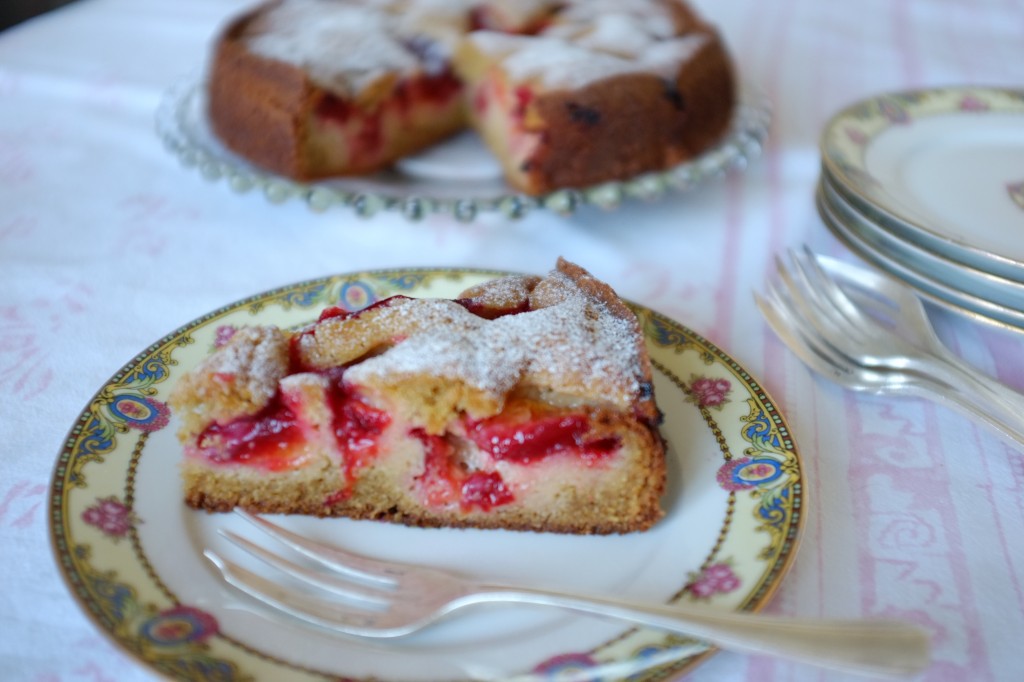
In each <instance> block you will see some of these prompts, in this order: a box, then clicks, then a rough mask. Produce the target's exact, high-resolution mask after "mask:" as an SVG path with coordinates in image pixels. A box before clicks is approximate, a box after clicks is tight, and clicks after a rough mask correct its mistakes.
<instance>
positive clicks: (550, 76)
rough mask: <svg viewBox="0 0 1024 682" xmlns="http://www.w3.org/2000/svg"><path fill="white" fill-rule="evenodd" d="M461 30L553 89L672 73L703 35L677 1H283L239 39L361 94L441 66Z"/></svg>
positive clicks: (520, 73) (334, 87)
mask: <svg viewBox="0 0 1024 682" xmlns="http://www.w3.org/2000/svg"><path fill="white" fill-rule="evenodd" d="M478 29H488V30H478ZM695 31H696V32H695ZM523 33H528V34H530V35H521V34H523ZM467 34H469V35H470V38H469V39H470V40H472V41H473V43H474V45H475V47H476V48H477V49H478V50H480V51H481V52H483V53H484V54H487V55H489V56H490V57H491V58H493V59H497V60H499V61H503V62H505V67H506V68H507V69H508V70H509V72H510V73H512V74H513V77H515V78H522V79H524V80H525V79H530V80H534V81H537V82H542V83H544V84H546V85H548V86H549V87H552V88H560V87H580V86H581V85H585V84H587V83H589V82H592V81H595V80H600V79H602V78H607V77H610V76H615V75H620V74H624V73H638V72H643V73H654V74H656V75H659V76H663V77H669V76H671V75H672V74H674V73H675V72H676V71H677V70H678V68H679V67H680V66H681V65H682V64H683V63H684V62H686V61H687V60H688V59H689V58H690V56H691V55H692V54H693V53H694V52H695V51H696V49H697V48H698V47H699V46H700V45H702V44H703V43H705V42H706V41H707V40H709V37H708V36H707V35H706V29H705V28H703V25H702V24H701V23H700V22H699V21H698V20H697V19H696V18H695V16H694V15H693V14H692V12H690V10H689V9H687V8H686V6H685V5H684V4H683V3H682V2H680V1H679V0H518V1H517V0H281V1H280V2H277V3H274V4H272V5H269V6H268V7H267V9H266V10H265V11H263V12H261V13H260V14H258V15H257V18H256V19H255V20H254V21H252V22H250V23H249V24H248V25H247V26H246V27H245V30H244V32H243V34H242V38H243V39H244V40H245V41H246V43H247V44H248V46H249V47H250V49H252V50H253V51H254V52H256V53H258V54H261V55H263V56H265V57H268V58H271V59H276V60H279V61H283V62H286V63H290V64H295V65H297V66H300V67H302V68H303V69H305V70H306V71H307V72H308V73H309V74H310V77H311V78H312V80H313V81H314V82H316V83H317V84H318V85H320V86H322V87H324V88H326V89H328V90H331V91H333V92H337V93H339V94H342V95H345V96H357V95H359V94H360V93H362V92H364V91H366V90H367V89H371V88H373V87H374V86H375V85H376V84H379V83H381V82H382V79H384V80H386V79H387V78H389V77H395V76H397V77H404V76H408V75H412V74H415V73H418V72H420V71H424V70H427V71H429V70H430V69H431V68H435V69H436V68H437V65H438V64H444V63H447V61H448V60H449V58H450V55H451V54H452V53H453V52H454V51H455V49H456V47H457V45H458V43H459V42H460V41H461V40H463V39H465V36H466V35H467Z"/></svg>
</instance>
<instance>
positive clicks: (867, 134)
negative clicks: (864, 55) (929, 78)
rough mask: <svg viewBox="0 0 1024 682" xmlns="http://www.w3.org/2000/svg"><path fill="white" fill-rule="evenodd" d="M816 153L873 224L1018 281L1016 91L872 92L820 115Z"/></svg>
mask: <svg viewBox="0 0 1024 682" xmlns="http://www.w3.org/2000/svg"><path fill="white" fill-rule="evenodd" d="M821 154H822V160H823V163H824V165H825V168H826V170H827V172H828V173H829V174H830V176H831V177H832V179H833V180H834V181H835V183H836V185H837V188H838V189H839V191H841V192H842V193H843V194H845V195H847V198H848V199H849V200H850V201H851V202H852V203H855V204H856V205H857V208H858V209H861V210H863V211H864V212H865V213H866V214H868V215H869V216H870V217H871V218H872V219H873V220H874V221H875V222H877V223H878V224H879V225H880V226H881V227H882V228H883V229H886V230H889V231H891V232H893V233H894V234H898V235H899V236H900V237H901V238H903V239H904V240H907V241H913V242H915V243H917V244H919V245H920V246H922V247H924V248H927V249H930V250H932V251H935V252H937V253H940V254H942V255H944V256H946V257H948V258H950V259H953V260H956V261H957V262H960V263H964V264H967V265H971V266H973V267H975V268H978V269H981V270H984V271H986V272H990V273H992V274H995V275H1000V276H1003V277H1007V278H1011V279H1016V280H1018V281H1024V239H1021V230H1022V227H1024V163H1022V161H1021V160H1022V159H1024V90H1011V89H998V88H980V87H950V88H939V89H932V90H917V91H911V92H903V93H893V94H886V95H881V96H878V97H873V98H870V99H867V100H864V101H862V102H858V103H856V104H854V105H852V106H850V107H848V108H846V109H844V110H843V111H841V112H839V113H838V114H836V116H834V117H833V118H832V120H831V121H829V123H828V124H827V125H826V127H825V131H824V133H823V135H822V139H821Z"/></svg>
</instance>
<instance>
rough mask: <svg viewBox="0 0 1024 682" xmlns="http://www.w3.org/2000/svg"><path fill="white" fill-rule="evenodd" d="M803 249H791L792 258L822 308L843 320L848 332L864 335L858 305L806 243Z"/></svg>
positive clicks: (831, 316)
mask: <svg viewBox="0 0 1024 682" xmlns="http://www.w3.org/2000/svg"><path fill="white" fill-rule="evenodd" d="M801 251H802V253H801V252H800V251H796V250H791V251H790V258H791V259H792V261H793V264H794V265H795V266H796V267H797V270H798V271H799V273H800V276H801V278H802V279H803V281H804V283H805V284H806V285H807V287H808V289H809V290H810V291H812V292H814V294H815V296H816V298H817V300H818V301H819V303H820V304H821V308H820V309H821V310H823V311H824V312H826V313H829V314H830V318H831V319H833V320H836V319H839V320H841V321H842V322H843V323H844V327H845V328H846V329H847V331H848V332H852V333H853V334H855V335H856V336H857V337H864V336H865V335H866V333H867V330H866V329H865V328H864V324H863V323H864V320H863V317H862V316H861V315H859V314H858V312H857V306H856V305H855V304H854V303H853V301H851V300H850V297H849V296H848V295H847V293H846V292H845V291H844V290H843V288H842V287H840V286H839V283H838V282H836V280H835V279H834V278H833V277H832V275H831V274H829V273H828V272H826V270H825V268H824V267H822V265H821V263H820V262H819V261H818V258H817V257H816V256H815V255H814V252H813V251H811V249H810V248H809V247H808V246H807V245H806V244H805V245H804V247H803V249H802V250H801ZM836 313H838V316H837V315H836Z"/></svg>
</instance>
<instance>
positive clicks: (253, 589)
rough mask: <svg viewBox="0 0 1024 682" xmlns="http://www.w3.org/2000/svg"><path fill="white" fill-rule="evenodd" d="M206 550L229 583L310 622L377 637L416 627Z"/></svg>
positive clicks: (272, 606) (284, 611)
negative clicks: (385, 622) (386, 621)
mask: <svg viewBox="0 0 1024 682" xmlns="http://www.w3.org/2000/svg"><path fill="white" fill-rule="evenodd" d="M203 554H204V556H206V558H207V559H209V560H210V562H211V563H213V564H214V566H216V567H217V569H218V570H219V571H220V573H221V575H222V576H223V577H224V580H225V581H226V582H227V583H228V584H229V585H232V586H233V587H235V588H237V589H239V590H241V591H242V592H244V593H246V594H247V595H249V596H250V597H252V598H253V599H255V600H257V601H259V602H260V603H263V604H266V605H267V606H270V607H271V608H274V609H277V610H279V611H281V612H283V613H287V614H288V615H290V616H292V617H294V618H298V619H300V620H303V621H305V622H307V623H312V624H314V625H318V626H320V627H324V628H328V629H330V630H335V631H338V632H344V633H347V634H353V635H364V634H373V635H374V636H376V637H395V636H400V635H402V634H406V633H408V632H409V631H410V630H411V629H414V628H410V627H407V626H398V627H393V628H387V627H383V628H382V627H381V625H380V623H381V621H380V616H381V612H380V611H379V610H365V609H355V610H353V609H350V608H346V604H345V603H344V602H337V601H333V600H329V599H323V598H311V597H308V596H306V595H303V594H298V593H296V592H294V591H292V590H288V589H286V588H284V587H282V586H280V585H276V584H275V583H273V582H271V581H269V580H267V579H265V578H262V577H260V576H259V575H256V574H255V573H253V572H252V571H249V570H248V569H245V568H242V567H241V566H239V565H238V564H235V563H234V562H231V561H229V560H227V559H225V558H223V557H221V556H219V555H218V554H217V553H216V552H213V551H212V550H209V549H207V550H204V552H203Z"/></svg>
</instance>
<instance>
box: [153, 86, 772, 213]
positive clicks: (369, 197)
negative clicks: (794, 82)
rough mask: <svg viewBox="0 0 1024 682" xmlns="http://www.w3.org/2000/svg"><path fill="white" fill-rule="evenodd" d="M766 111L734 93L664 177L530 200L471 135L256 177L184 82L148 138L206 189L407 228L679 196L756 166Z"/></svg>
mask: <svg viewBox="0 0 1024 682" xmlns="http://www.w3.org/2000/svg"><path fill="white" fill-rule="evenodd" d="M770 120H771V111H770V107H769V104H768V101H767V100H766V99H765V98H764V97H763V96H761V95H758V94H755V93H753V92H752V91H749V90H747V91H744V93H743V94H742V96H741V101H740V102H739V105H738V107H737V109H736V113H735V116H734V119H733V122H732V124H731V126H730V128H729V131H728V133H727V134H726V137H725V138H724V139H723V140H722V141H721V142H720V143H719V144H718V145H716V146H715V147H713V148H712V149H710V150H708V151H707V152H705V153H704V154H702V155H701V156H699V157H698V158H696V159H693V160H691V161H688V162H686V163H683V164H681V165H679V166H677V167H675V168H672V169H671V170H668V171H665V172H658V173H646V174H644V175H641V176H638V177H636V178H633V179H631V180H628V181H625V182H609V183H604V184H601V185H598V186H595V187H588V188H582V189H578V190H577V189H571V190H560V191H557V192H553V193H551V194H548V195H545V196H540V197H532V196H529V195H526V194H521V193H519V192H516V191H515V190H513V189H511V188H510V187H509V186H508V185H506V184H505V182H504V181H503V180H502V178H501V169H500V167H499V166H498V164H497V163H496V162H495V161H494V160H493V159H492V157H491V155H490V153H489V152H488V151H487V150H486V149H485V148H484V146H483V143H482V142H481V141H480V140H479V139H478V138H477V137H476V136H475V135H473V134H472V133H466V134H463V135H461V136H457V137H455V138H454V139H452V140H450V141H448V142H445V143H442V144H440V145H437V146H436V147H434V148H432V149H430V150H428V151H426V152H424V153H423V154H421V155H420V156H418V157H414V158H410V159H406V160H405V161H403V162H400V163H399V164H398V165H397V166H396V168H395V169H394V170H392V171H389V172H385V173H379V174H377V175H373V176H367V177H361V178H345V179H337V180H329V181H320V182H305V183H303V182H295V181H293V180H290V179H287V178H284V177H281V176H279V175H275V174H273V173H270V172H268V171H265V170H262V169H260V168H258V167H256V166H254V165H253V164H251V163H249V162H248V161H246V160H245V159H242V158H241V157H239V156H238V155H236V154H234V153H232V152H230V151H229V150H227V149H226V148H225V147H224V146H223V145H222V144H221V143H220V141H219V140H218V139H217V137H216V136H215V135H214V134H213V132H212V131H211V130H210V128H209V125H208V123H207V119H206V101H205V87H204V86H203V83H202V81H200V80H199V79H196V78H191V79H187V80H184V81H182V82H181V83H179V84H178V85H177V86H176V87H173V88H171V89H170V90H168V92H167V93H166V94H165V96H164V98H163V101H162V102H161V104H160V107H159V109H158V110H157V117H156V124H157V132H158V133H159V135H160V137H161V138H163V141H164V143H165V145H166V146H167V148H168V149H170V150H171V151H172V152H173V153H174V154H176V155H177V156H178V157H179V158H180V159H181V161H182V162H183V163H184V164H185V165H186V166H190V167H195V168H196V169H198V170H199V172H200V173H201V174H202V175H203V176H204V177H206V178H207V179H209V180H214V181H216V180H224V181H225V182H226V183H227V185H228V186H229V187H230V188H231V189H233V190H235V191H237V192H248V191H252V190H258V191H261V192H262V193H263V194H264V195H265V196H266V197H267V199H268V200H269V201H271V202H272V203H281V202H284V201H288V200H291V199H301V200H303V201H305V202H306V203H307V204H308V205H309V207H310V208H311V209H313V210H316V211H325V210H328V209H330V208H332V207H339V206H340V207H348V208H351V209H352V210H354V211H355V212H356V213H357V214H359V215H362V216H371V215H374V214H376V213H378V212H380V211H389V212H398V213H400V214H402V215H405V216H406V217H407V218H409V219H411V220H419V219H421V218H423V217H425V216H426V215H428V214H431V213H448V214H451V215H453V216H454V217H455V218H456V219H458V220H460V221H465V222H469V221H472V220H474V219H475V218H477V217H478V216H480V215H483V214H494V213H497V214H499V215H504V216H506V217H508V218H521V217H523V216H524V215H526V214H527V213H529V212H530V211H532V210H537V209H547V210H551V211H555V212H558V213H562V214H571V213H573V212H574V211H575V210H576V209H577V208H579V207H580V206H583V205H586V204H592V205H596V206H599V207H601V208H604V209H613V208H616V207H617V206H618V205H619V204H621V203H622V202H623V201H625V200H628V199H644V200H654V199H657V198H659V197H661V196H663V195H664V194H666V193H667V192H669V191H685V190H688V189H691V188H693V187H696V186H698V185H701V184H703V183H705V182H707V181H708V180H710V179H712V178H715V177H718V176H720V175H722V174H723V173H725V172H726V171H727V170H729V169H731V168H740V167H744V166H745V165H746V164H747V163H748V162H749V161H751V160H752V159H754V158H756V157H757V156H758V155H759V154H760V152H761V147H762V145H763V143H764V140H765V138H766V137H767V135H768V126H769V123H770Z"/></svg>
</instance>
